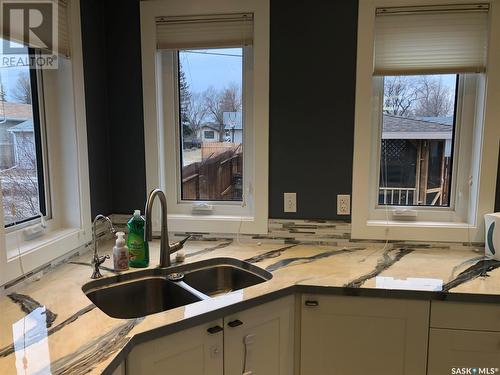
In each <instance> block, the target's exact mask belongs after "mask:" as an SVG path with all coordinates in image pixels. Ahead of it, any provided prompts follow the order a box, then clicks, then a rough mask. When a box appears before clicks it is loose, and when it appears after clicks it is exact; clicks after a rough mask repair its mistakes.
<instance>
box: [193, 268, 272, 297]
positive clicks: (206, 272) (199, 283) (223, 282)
mask: <svg viewBox="0 0 500 375" xmlns="http://www.w3.org/2000/svg"><path fill="white" fill-rule="evenodd" d="M183 280H184V282H185V283H186V284H188V285H189V286H191V287H193V288H195V289H197V290H199V291H200V292H202V293H204V294H206V295H209V296H215V295H218V294H223V293H228V292H231V291H233V290H239V289H243V288H247V287H249V286H252V285H256V284H260V283H263V282H264V281H266V280H268V278H266V277H265V276H262V275H259V274H256V273H252V272H249V271H247V270H245V269H242V268H239V267H235V266H234V265H229V264H224V265H216V266H208V267H206V268H202V269H197V270H193V271H188V272H186V273H185V274H184V279H183Z"/></svg>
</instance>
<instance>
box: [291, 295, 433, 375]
mask: <svg viewBox="0 0 500 375" xmlns="http://www.w3.org/2000/svg"><path fill="white" fill-rule="evenodd" d="M306 301H309V302H308V303H307V305H309V306H306ZM316 302H317V304H318V305H317V306H315V303H316ZM428 323H429V302H427V301H411V300H402V299H400V300H393V299H381V298H362V297H343V296H308V295H305V296H303V297H302V326H301V374H302V375H310V374H311V375H312V374H314V375H360V374H370V375H424V374H425V372H426V356H427V337H428Z"/></svg>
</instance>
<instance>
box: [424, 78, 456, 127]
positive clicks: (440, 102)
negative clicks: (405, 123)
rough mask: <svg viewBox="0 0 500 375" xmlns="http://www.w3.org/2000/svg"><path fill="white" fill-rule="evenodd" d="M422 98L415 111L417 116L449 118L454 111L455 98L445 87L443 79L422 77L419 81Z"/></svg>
mask: <svg viewBox="0 0 500 375" xmlns="http://www.w3.org/2000/svg"><path fill="white" fill-rule="evenodd" d="M419 86H420V90H421V92H422V98H421V99H420V100H419V101H418V104H417V106H416V109H415V114H416V115H417V116H430V117H441V116H448V115H450V114H451V112H452V110H453V97H452V93H451V91H450V89H449V88H448V87H446V86H445V85H443V82H442V79H440V78H434V77H432V78H430V77H428V76H422V77H421V78H420V80H419Z"/></svg>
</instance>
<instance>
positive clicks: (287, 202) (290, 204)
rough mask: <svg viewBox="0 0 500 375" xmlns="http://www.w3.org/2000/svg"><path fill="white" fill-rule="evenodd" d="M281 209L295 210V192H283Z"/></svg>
mask: <svg viewBox="0 0 500 375" xmlns="http://www.w3.org/2000/svg"><path fill="white" fill-rule="evenodd" d="M283 203H284V207H283V211H284V212H297V193H283Z"/></svg>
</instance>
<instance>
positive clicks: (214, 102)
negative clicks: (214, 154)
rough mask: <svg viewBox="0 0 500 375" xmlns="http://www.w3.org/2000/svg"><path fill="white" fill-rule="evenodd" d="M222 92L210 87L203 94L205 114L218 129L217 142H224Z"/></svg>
mask: <svg viewBox="0 0 500 375" xmlns="http://www.w3.org/2000/svg"><path fill="white" fill-rule="evenodd" d="M222 97H223V95H222V92H221V91H219V90H216V89H215V88H214V87H213V86H210V87H209V88H208V89H206V90H205V91H204V92H203V99H204V103H205V107H206V109H207V114H208V115H209V116H210V117H211V118H212V120H213V121H214V122H215V123H216V124H217V126H218V127H219V142H222V141H223V140H224V105H223V101H222Z"/></svg>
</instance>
